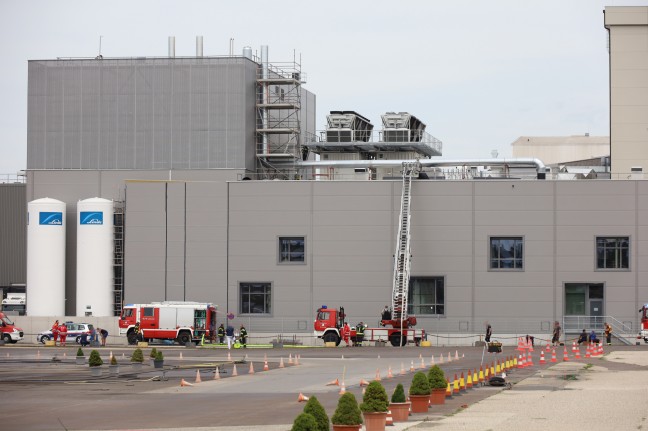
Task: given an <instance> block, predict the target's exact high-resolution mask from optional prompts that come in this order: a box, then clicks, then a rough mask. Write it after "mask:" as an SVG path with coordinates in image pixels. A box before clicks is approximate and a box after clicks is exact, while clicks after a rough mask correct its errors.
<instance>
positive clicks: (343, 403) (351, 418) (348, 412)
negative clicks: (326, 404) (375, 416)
mask: <svg viewBox="0 0 648 431" xmlns="http://www.w3.org/2000/svg"><path fill="white" fill-rule="evenodd" d="M360 413H361V412H360V408H359V407H358V401H357V400H356V397H355V396H354V395H353V394H352V393H351V392H345V393H344V394H343V395H342V396H341V397H340V399H339V400H338V404H337V408H336V409H335V413H334V414H333V416H332V417H331V423H332V424H333V431H351V430H354V431H357V430H359V429H360V427H361V426H362V415H361V414H360Z"/></svg>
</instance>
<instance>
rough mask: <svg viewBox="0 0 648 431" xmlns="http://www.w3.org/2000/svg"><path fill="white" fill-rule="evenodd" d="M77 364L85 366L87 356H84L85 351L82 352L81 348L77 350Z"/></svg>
mask: <svg viewBox="0 0 648 431" xmlns="http://www.w3.org/2000/svg"><path fill="white" fill-rule="evenodd" d="M76 364H77V365H85V355H84V354H83V350H81V347H79V350H77V354H76Z"/></svg>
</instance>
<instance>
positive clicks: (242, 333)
mask: <svg viewBox="0 0 648 431" xmlns="http://www.w3.org/2000/svg"><path fill="white" fill-rule="evenodd" d="M247 336H248V333H247V329H245V326H243V325H241V329H239V337H240V339H241V344H242V345H243V348H246V347H247Z"/></svg>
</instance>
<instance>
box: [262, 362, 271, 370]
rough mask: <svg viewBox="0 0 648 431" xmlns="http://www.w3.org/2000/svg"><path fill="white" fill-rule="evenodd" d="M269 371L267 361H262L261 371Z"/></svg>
mask: <svg viewBox="0 0 648 431" xmlns="http://www.w3.org/2000/svg"><path fill="white" fill-rule="evenodd" d="M269 369H270V367H268V361H267V360H265V361H263V371H268V370H269Z"/></svg>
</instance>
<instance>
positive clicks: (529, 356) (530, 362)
mask: <svg viewBox="0 0 648 431" xmlns="http://www.w3.org/2000/svg"><path fill="white" fill-rule="evenodd" d="M526 366H527V367H532V366H533V357H532V356H531V352H527V360H526Z"/></svg>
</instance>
